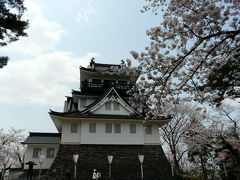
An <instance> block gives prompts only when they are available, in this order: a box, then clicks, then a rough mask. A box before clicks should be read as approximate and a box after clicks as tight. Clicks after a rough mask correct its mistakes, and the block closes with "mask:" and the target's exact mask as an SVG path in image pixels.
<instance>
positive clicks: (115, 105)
mask: <svg viewBox="0 0 240 180" xmlns="http://www.w3.org/2000/svg"><path fill="white" fill-rule="evenodd" d="M113 110H114V111H119V110H120V105H119V103H118V102H113Z"/></svg>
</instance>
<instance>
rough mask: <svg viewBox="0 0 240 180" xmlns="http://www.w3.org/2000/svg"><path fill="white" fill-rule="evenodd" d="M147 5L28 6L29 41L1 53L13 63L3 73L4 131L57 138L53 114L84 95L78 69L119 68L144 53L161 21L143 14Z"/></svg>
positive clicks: (103, 1) (29, 1) (75, 1)
mask: <svg viewBox="0 0 240 180" xmlns="http://www.w3.org/2000/svg"><path fill="white" fill-rule="evenodd" d="M144 4H145V1H144V0H119V1H113V0H94V1H93V0H62V1H61V2H59V0H51V1H49V0H25V6H26V7H27V9H28V10H27V11H26V13H25V18H26V19H29V22H30V27H29V28H28V29H27V33H28V37H22V38H21V39H20V40H19V41H16V42H14V43H11V44H9V45H8V46H6V47H3V48H1V49H0V54H1V55H7V56H9V58H10V61H9V63H8V65H7V66H5V67H4V68H3V69H0V86H1V87H0V118H1V120H0V128H4V129H8V128H10V127H14V128H21V129H25V130H26V132H28V131H37V132H56V128H55V126H54V124H53V123H52V120H51V119H50V117H49V115H48V111H49V109H52V110H55V111H62V110H63V104H64V100H65V96H69V95H70V94H71V89H75V90H78V89H79V66H80V65H81V66H87V64H89V62H90V59H91V57H95V59H96V62H99V63H114V64H118V63H120V61H121V59H126V58H130V57H131V56H130V53H129V52H130V51H131V50H136V51H141V50H143V49H144V47H145V46H146V45H148V43H149V40H148V37H147V36H146V33H145V32H146V30H147V29H148V28H150V27H152V26H155V25H157V24H158V23H159V22H160V18H161V17H160V16H154V15H153V14H152V13H144V14H142V13H140V9H141V8H142V6H143V5H144Z"/></svg>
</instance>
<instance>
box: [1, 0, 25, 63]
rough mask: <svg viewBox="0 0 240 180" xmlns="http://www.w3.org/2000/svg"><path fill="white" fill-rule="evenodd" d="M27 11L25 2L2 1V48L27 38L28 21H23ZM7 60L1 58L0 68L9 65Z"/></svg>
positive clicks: (15, 0)
mask: <svg viewBox="0 0 240 180" xmlns="http://www.w3.org/2000/svg"><path fill="white" fill-rule="evenodd" d="M25 9H26V8H25V7H24V5H23V0H1V1H0V46H6V45H7V44H8V43H10V42H13V41H17V40H18V39H19V37H20V36H27V34H26V32H25V29H26V28H27V27H28V21H26V20H23V19H22V16H23V13H24V11H25ZM7 60H8V59H7V58H6V57H0V68H2V67H3V66H5V65H6V64H7V63H6V62H7Z"/></svg>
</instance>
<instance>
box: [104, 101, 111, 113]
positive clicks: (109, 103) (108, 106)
mask: <svg viewBox="0 0 240 180" xmlns="http://www.w3.org/2000/svg"><path fill="white" fill-rule="evenodd" d="M105 110H108V111H110V110H112V103H111V102H106V103H105Z"/></svg>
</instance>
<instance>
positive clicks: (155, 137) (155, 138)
mask: <svg viewBox="0 0 240 180" xmlns="http://www.w3.org/2000/svg"><path fill="white" fill-rule="evenodd" d="M144 144H160V137H159V127H158V126H157V125H152V134H146V131H145V128H144Z"/></svg>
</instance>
